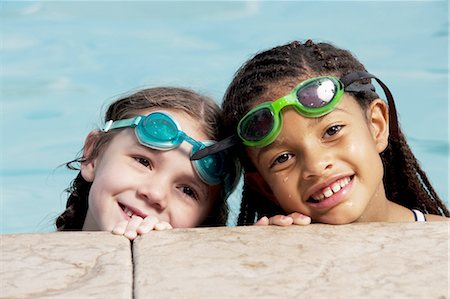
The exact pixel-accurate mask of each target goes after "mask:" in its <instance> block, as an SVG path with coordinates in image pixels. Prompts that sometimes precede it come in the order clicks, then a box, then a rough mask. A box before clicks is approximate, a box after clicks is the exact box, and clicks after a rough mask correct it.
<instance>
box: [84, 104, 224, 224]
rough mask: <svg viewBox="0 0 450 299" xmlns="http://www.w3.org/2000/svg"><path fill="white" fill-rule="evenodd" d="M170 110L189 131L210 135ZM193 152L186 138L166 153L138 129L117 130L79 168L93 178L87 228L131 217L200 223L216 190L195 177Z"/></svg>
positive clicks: (201, 136)
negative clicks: (143, 137) (148, 143)
mask: <svg viewBox="0 0 450 299" xmlns="http://www.w3.org/2000/svg"><path fill="white" fill-rule="evenodd" d="M159 110H161V109H159ZM151 111H154V109H149V110H146V111H144V112H142V115H147V114H149V113H150V112H151ZM167 112H169V113H170V114H171V115H172V116H173V117H174V118H175V119H176V120H177V121H178V122H179V124H180V126H181V128H182V130H183V131H184V132H185V133H186V134H187V135H189V136H191V137H192V138H194V139H196V140H206V139H208V136H206V135H205V134H204V133H203V130H202V128H201V126H200V123H199V121H198V120H196V119H194V118H192V117H191V116H189V115H187V114H186V113H184V112H180V111H177V110H170V111H167ZM98 134H102V133H101V132H98ZM191 150H192V146H191V145H190V144H189V143H187V142H183V143H182V144H181V145H180V146H179V147H178V148H175V149H172V150H168V151H161V150H154V149H151V148H149V147H146V146H143V145H141V144H140V143H139V141H138V140H137V138H136V135H135V133H134V129H132V128H125V129H122V130H120V131H118V132H117V134H116V135H115V136H114V137H113V139H112V140H111V141H110V142H109V143H108V145H107V146H106V147H105V149H104V150H103V151H102V152H101V153H100V154H99V156H98V157H97V158H95V159H94V160H93V161H92V162H90V163H83V164H82V166H81V173H82V175H83V177H84V179H85V180H87V181H89V182H92V187H91V189H90V193H89V208H88V211H87V215H86V220H85V223H84V226H83V230H104V231H111V230H112V229H113V228H114V227H115V225H116V224H117V223H118V222H120V221H123V220H129V219H130V216H132V215H137V216H140V217H142V218H145V217H147V216H155V217H156V218H158V220H160V221H165V222H168V223H170V224H171V225H172V226H173V227H174V228H175V227H195V226H197V225H199V224H201V223H202V222H203V220H204V219H205V218H206V216H207V214H208V213H209V211H210V210H211V208H212V206H213V203H214V198H216V197H217V195H218V188H217V187H211V186H208V185H207V184H205V183H204V182H203V181H202V180H201V179H200V177H199V176H198V175H197V173H196V172H195V170H194V168H193V166H192V163H191V161H190V160H189V156H190V153H191Z"/></svg>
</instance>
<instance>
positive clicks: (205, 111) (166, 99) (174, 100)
mask: <svg viewBox="0 0 450 299" xmlns="http://www.w3.org/2000/svg"><path fill="white" fill-rule="evenodd" d="M149 108H161V109H174V110H178V111H182V112H185V113H187V114H188V115H190V116H191V117H193V118H194V119H196V120H198V121H199V122H200V126H201V127H202V128H203V130H204V133H205V134H206V136H208V139H210V140H217V139H218V127H219V126H220V124H221V114H220V107H219V106H218V105H217V104H216V103H215V102H214V101H213V100H212V99H211V98H209V97H206V96H203V95H200V94H198V93H196V92H194V91H192V90H189V89H184V88H177V87H156V88H148V89H143V90H140V91H137V92H135V93H133V94H130V95H127V96H124V97H122V98H120V99H118V100H116V101H115V102H113V103H112V104H111V105H110V106H109V108H108V110H107V111H106V114H105V119H104V121H105V122H107V121H109V120H119V119H126V118H132V117H135V116H137V115H139V114H140V113H142V111H143V110H145V109H149ZM117 133H118V130H110V131H108V132H106V133H101V134H96V135H95V140H94V141H93V150H92V154H91V155H90V156H89V157H81V158H77V159H75V160H73V161H70V162H68V163H66V166H67V167H68V168H69V169H72V170H79V167H78V166H77V164H80V163H84V162H89V161H92V160H93V159H95V158H96V157H98V156H99V155H100V154H101V153H102V151H103V150H104V149H105V148H106V146H107V145H108V143H109V142H110V141H111V140H112V138H113V137H114V136H115V135H116V134H117ZM91 185H92V183H91V182H87V181H86V180H85V179H84V178H83V177H82V175H81V172H79V173H78V175H77V177H76V178H75V179H74V180H73V182H72V183H71V185H70V186H69V188H68V189H66V191H67V193H68V194H69V197H68V200H67V204H66V210H65V211H64V212H63V213H62V214H61V215H59V216H58V218H57V219H56V228H57V230H60V231H62V230H81V229H82V228H83V224H84V221H85V218H86V213H87V210H88V197H89V190H90V188H91ZM218 197H219V198H216V199H215V203H214V205H213V208H212V211H211V212H210V213H209V214H208V216H207V218H206V219H205V220H204V221H203V223H202V224H201V225H202V226H219V225H224V224H225V223H226V220H227V216H228V206H227V203H226V195H224V192H220V195H219V196H218Z"/></svg>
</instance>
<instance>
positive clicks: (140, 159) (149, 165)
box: [134, 157, 152, 170]
mask: <svg viewBox="0 0 450 299" xmlns="http://www.w3.org/2000/svg"><path fill="white" fill-rule="evenodd" d="M134 159H135V160H136V162H138V163H139V164H142V165H143V166H144V167H147V168H149V169H150V170H152V163H150V160H148V159H146V158H143V157H135V158H134Z"/></svg>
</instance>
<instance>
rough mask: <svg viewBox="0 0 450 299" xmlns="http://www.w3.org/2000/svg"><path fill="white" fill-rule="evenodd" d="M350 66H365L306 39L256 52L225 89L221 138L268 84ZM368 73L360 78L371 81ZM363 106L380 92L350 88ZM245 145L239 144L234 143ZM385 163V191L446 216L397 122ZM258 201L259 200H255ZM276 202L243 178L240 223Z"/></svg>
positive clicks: (343, 71) (352, 68) (340, 72)
mask: <svg viewBox="0 0 450 299" xmlns="http://www.w3.org/2000/svg"><path fill="white" fill-rule="evenodd" d="M354 71H366V69H365V67H364V65H362V64H361V63H360V62H359V61H358V60H357V59H356V58H355V57H354V56H353V55H352V54H351V53H350V52H349V51H347V50H344V49H339V48H336V47H334V46H333V45H331V44H327V43H317V44H316V43H314V42H313V41H312V40H307V41H306V42H305V43H304V44H302V43H301V42H298V41H294V42H291V43H288V44H285V45H282V46H277V47H274V48H272V49H269V50H267V51H263V52H261V53H258V54H256V55H255V56H254V57H253V58H251V59H250V60H249V61H247V62H246V63H245V64H244V65H243V66H242V67H241V68H240V69H239V70H238V71H237V72H236V74H235V76H234V78H233V80H232V82H231V83H230V85H229V87H228V89H227V90H226V92H225V96H224V101H223V104H222V108H223V114H224V126H223V128H222V131H221V132H220V136H221V137H222V138H224V137H227V136H230V135H232V134H234V133H235V132H236V127H237V124H238V123H239V121H240V119H241V118H242V117H243V116H244V115H245V114H246V113H247V112H248V111H249V110H250V109H251V108H252V107H253V106H255V105H257V104H259V103H261V102H264V101H266V100H265V99H264V98H263V97H264V95H266V94H267V93H268V89H269V87H273V86H275V85H281V84H292V83H294V84H295V85H296V84H298V82H299V80H301V79H303V80H304V78H305V77H312V76H320V75H334V76H337V77H342V76H345V75H347V74H349V73H351V72H354ZM369 82H370V79H367V80H362V81H361V83H369ZM353 95H354V96H355V98H356V99H357V100H358V103H359V104H360V106H361V107H362V108H363V109H365V108H367V107H368V106H369V104H370V102H371V101H373V100H374V99H376V98H378V95H377V94H376V93H374V92H370V91H360V92H356V93H354V94H353ZM238 151H239V152H241V153H242V152H244V151H243V145H238ZM244 155H245V154H242V155H240V158H241V161H242V165H243V168H244V171H253V170H254V166H253V165H252V164H251V162H249V161H248V159H246V158H245V157H244ZM381 158H382V161H383V166H384V169H385V176H384V185H385V188H386V195H387V197H388V198H389V199H390V200H392V201H394V202H396V203H398V204H400V205H403V206H405V207H408V208H420V209H421V210H423V211H425V212H429V213H435V214H441V215H446V216H449V211H448V209H447V208H446V206H445V204H444V203H443V202H442V200H441V199H440V198H439V196H438V195H437V194H436V192H435V190H434V189H433V187H432V186H431V184H430V182H429V180H428V178H427V176H426V174H425V172H424V171H423V170H422V169H421V167H420V165H419V163H418V161H417V159H416V158H415V157H414V155H413V153H412V152H411V149H410V147H409V146H408V144H407V143H406V140H405V137H404V135H403V133H402V132H401V130H400V128H399V137H398V138H397V139H394V138H393V137H392V136H390V137H389V145H388V148H387V149H386V150H385V151H384V152H383V153H382V154H381ZM255 202H257V204H255ZM270 206H272V207H273V206H274V204H273V203H272V202H271V201H270V200H268V199H266V198H265V197H264V196H263V195H261V194H259V193H258V191H257V190H254V189H253V188H251V187H250V186H246V184H244V190H243V195H242V203H241V212H240V213H241V214H240V215H239V219H238V224H248V223H252V222H253V221H254V219H255V217H258V218H259V216H261V215H264V214H267V215H268V216H271V215H275V214H276V213H277V212H278V211H279V208H278V207H275V208H273V209H272V210H270Z"/></svg>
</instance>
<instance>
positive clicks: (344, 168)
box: [247, 93, 388, 224]
mask: <svg viewBox="0 0 450 299" xmlns="http://www.w3.org/2000/svg"><path fill="white" fill-rule="evenodd" d="M281 113H282V119H283V125H282V126H283V128H282V131H281V133H280V134H279V136H278V138H277V139H276V140H275V142H273V143H272V144H270V145H268V146H266V147H264V148H255V147H254V148H248V149H247V152H248V154H249V156H250V158H251V160H252V162H253V163H254V165H255V166H256V168H257V170H258V171H259V173H260V175H261V176H262V178H263V179H264V180H265V182H267V184H268V185H269V187H270V188H271V191H272V193H273V195H274V196H275V199H274V201H276V202H277V203H278V205H280V206H281V207H282V208H283V209H284V210H285V211H286V212H287V213H291V212H301V213H303V214H305V215H308V216H310V217H311V218H312V220H313V221H316V222H322V223H330V224H344V223H350V222H354V221H374V220H375V219H380V217H383V215H379V214H380V212H379V211H382V208H383V205H385V204H386V202H387V199H386V196H385V191H384V187H383V181H382V178H383V164H382V161H381V158H380V155H379V153H381V152H382V151H383V150H384V149H385V147H386V145H387V137H388V136H387V132H388V127H387V126H388V125H387V116H386V115H387V107H386V105H385V104H384V102H383V101H382V100H375V101H373V102H372V103H371V105H370V107H369V108H368V110H367V112H365V111H363V110H362V109H361V107H360V106H359V104H358V103H357V102H356V100H355V99H354V98H353V97H351V96H350V95H348V94H347V93H345V94H344V96H343V98H342V100H341V102H340V103H339V105H338V106H337V108H336V109H335V110H333V111H332V112H331V113H329V114H327V115H325V116H323V117H320V118H306V117H303V116H301V115H300V114H298V113H297V112H296V111H295V109H293V108H290V107H286V108H284V109H283V110H282V112H281Z"/></svg>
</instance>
